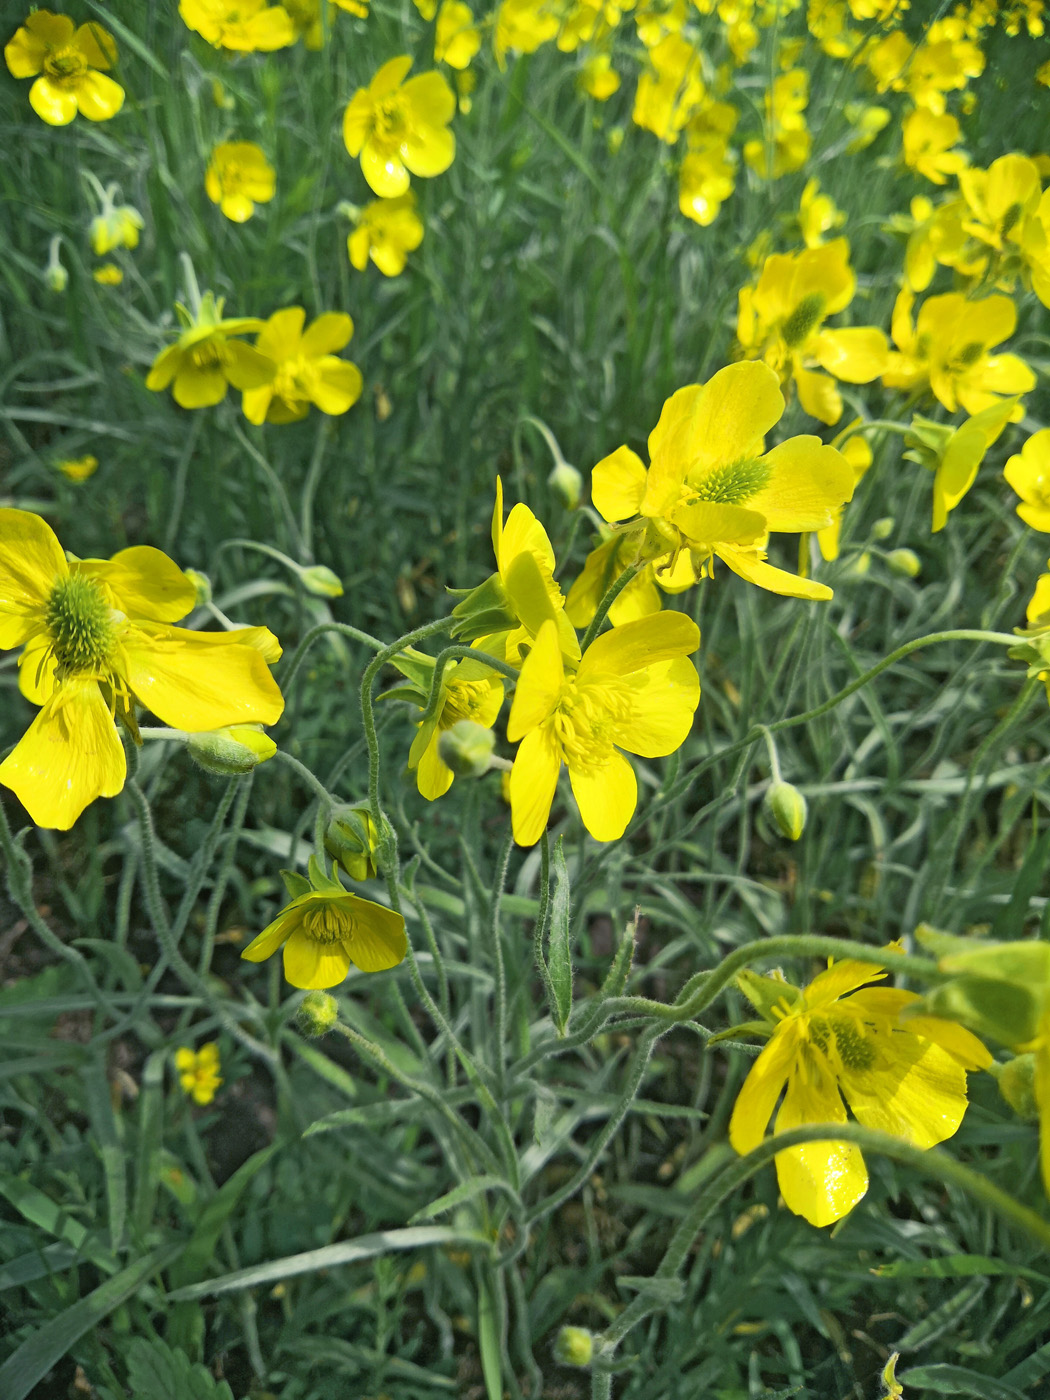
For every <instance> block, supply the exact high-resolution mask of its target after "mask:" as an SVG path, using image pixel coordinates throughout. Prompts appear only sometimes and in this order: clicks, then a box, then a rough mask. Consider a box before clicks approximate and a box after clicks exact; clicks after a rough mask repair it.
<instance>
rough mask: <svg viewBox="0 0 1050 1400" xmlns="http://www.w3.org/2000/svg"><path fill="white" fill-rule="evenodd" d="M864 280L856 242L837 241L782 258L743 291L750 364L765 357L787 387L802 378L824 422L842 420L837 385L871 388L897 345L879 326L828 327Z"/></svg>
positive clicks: (741, 325)
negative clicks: (853, 259) (852, 260)
mask: <svg viewBox="0 0 1050 1400" xmlns="http://www.w3.org/2000/svg"><path fill="white" fill-rule="evenodd" d="M856 286H857V279H856V276H855V275H854V273H853V270H852V268H851V267H850V265H849V243H848V242H847V240H846V239H845V238H836V239H834V240H833V241H832V242H831V243H825V244H823V245H822V246H820V247H818V248H806V249H805V250H804V251H803V252H801V253H774V254H772V255H771V256H770V257H768V258H767V259H766V261H765V263H764V265H763V267H762V272H761V275H760V277H759V279H758V284H757V286H755V287H743V288H742V289H741V291H740V299H739V311H738V315H737V331H736V333H737V339H738V340H739V342H740V347H741V351H742V353H743V354H744V356H745V357H746V358H748V359H758V358H761V359H763V360H765V362H766V364H767V365H769V367H770V368H771V369H773V370H775V371H776V372H777V374H778V375H779V377H780V381H781V383H782V384H787V383H788V382H789V381H791V380H794V382H795V385H796V387H797V389H798V396H799V402H800V403H801V404H802V407H803V408H804V409H805V410H806V412H807V413H809V414H811V415H812V416H813V417H814V418H819V419H820V421H821V422H822V423H837V422H838V420H839V419H840V418H841V417H842V398H841V395H840V394H839V391H838V389H837V388H836V386H835V384H834V382H833V380H832V379H829V378H828V377H827V376H826V375H823V374H820V373H819V372H818V371H817V370H816V369H814V368H813V366H814V365H819V366H820V367H821V368H822V369H825V370H827V371H828V373H829V374H831V375H833V376H834V378H835V379H842V380H845V381H846V382H847V383H849V384H867V383H869V382H870V381H871V380H872V379H876V378H878V376H879V375H880V374H881V373H882V371H883V369H884V368H885V365H886V357H887V353H888V351H889V346H888V344H887V341H886V337H885V335H884V334H883V333H882V331H880V330H879V329H878V328H877V327H875V326H852V327H849V328H848V329H842V330H831V329H825V327H824V320H825V318H826V317H827V316H830V315H833V314H834V313H835V312H837V311H841V310H842V309H843V308H844V307H846V306H848V305H849V303H850V302H851V301H852V300H853V293H854V291H855V290H856Z"/></svg>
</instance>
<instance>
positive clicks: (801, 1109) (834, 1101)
mask: <svg viewBox="0 0 1050 1400" xmlns="http://www.w3.org/2000/svg"><path fill="white" fill-rule="evenodd" d="M845 1121H846V1110H845V1109H844V1107H843V1105H842V1099H841V1098H840V1096H839V1091H838V1089H837V1088H836V1087H835V1083H834V1080H833V1079H832V1078H831V1076H830V1074H822V1075H819V1076H816V1075H815V1076H813V1078H812V1079H810V1078H808V1077H807V1079H806V1080H805V1081H804V1080H803V1078H802V1075H800V1074H795V1075H792V1077H791V1079H790V1080H789V1082H788V1088H787V1093H786V1094H785V1096H784V1103H783V1106H782V1107H781V1110H780V1112H779V1113H778V1114H777V1125H776V1131H777V1132H778V1133H782V1132H787V1131H788V1130H789V1129H790V1128H798V1127H801V1126H802V1125H803V1124H806V1123H844V1122H845ZM776 1165H777V1181H778V1182H779V1183H780V1192H781V1195H782V1196H783V1197H784V1202H785V1204H786V1205H787V1207H788V1209H789V1210H793V1211H794V1212H795V1214H796V1215H801V1216H803V1217H804V1218H805V1219H806V1220H808V1221H809V1223H810V1224H811V1225H816V1226H822V1225H831V1224H833V1223H834V1222H835V1221H836V1220H840V1219H841V1218H842V1216H844V1215H846V1214H848V1213H849V1211H851V1210H852V1209H853V1207H854V1206H855V1205H856V1204H857V1202H858V1201H859V1200H860V1199H861V1197H862V1196H863V1195H864V1193H865V1191H867V1189H868V1170H867V1168H866V1167H865V1165H864V1158H863V1157H862V1156H861V1153H860V1148H859V1147H855V1146H854V1145H853V1144H852V1143H846V1142H834V1141H829V1142H809V1143H806V1144H805V1146H804V1147H789V1148H787V1149H786V1150H785V1151H783V1152H778V1153H777V1155H776Z"/></svg>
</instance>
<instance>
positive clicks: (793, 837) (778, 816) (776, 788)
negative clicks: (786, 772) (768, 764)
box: [766, 782, 806, 841]
mask: <svg viewBox="0 0 1050 1400" xmlns="http://www.w3.org/2000/svg"><path fill="white" fill-rule="evenodd" d="M766 806H767V807H768V808H769V812H770V815H771V816H772V818H773V820H774V821H775V822H776V824H777V828H778V830H779V831H780V834H781V835H782V836H786V837H787V838H788V840H789V841H797V840H798V838H799V837H800V836H801V835H802V833H803V831H805V829H806V799H805V798H804V797H803V796H802V794H801V793H800V792H799V790H798V788H797V787H793V786H792V784H791V783H784V782H776V783H773V784H772V785H771V786H770V788H769V791H768V792H767V793H766Z"/></svg>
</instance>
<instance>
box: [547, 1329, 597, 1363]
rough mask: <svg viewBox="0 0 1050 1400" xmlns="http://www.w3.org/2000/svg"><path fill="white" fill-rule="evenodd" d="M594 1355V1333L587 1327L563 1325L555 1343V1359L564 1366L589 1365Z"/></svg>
mask: <svg viewBox="0 0 1050 1400" xmlns="http://www.w3.org/2000/svg"><path fill="white" fill-rule="evenodd" d="M593 1355H594V1335H593V1333H591V1332H588V1331H587V1329H586V1327H563V1328H562V1329H561V1331H560V1332H559V1333H558V1337H557V1340H556V1341H555V1343H554V1357H555V1360H557V1361H560V1362H561V1364H562V1365H563V1366H589V1365H590V1364H591V1357H592V1356H593Z"/></svg>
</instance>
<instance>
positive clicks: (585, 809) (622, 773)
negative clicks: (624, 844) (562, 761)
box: [569, 749, 638, 841]
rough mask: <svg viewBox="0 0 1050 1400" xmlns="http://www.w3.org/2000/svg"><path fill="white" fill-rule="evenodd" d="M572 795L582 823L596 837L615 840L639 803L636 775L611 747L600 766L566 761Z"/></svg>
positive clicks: (621, 833) (618, 837)
mask: <svg viewBox="0 0 1050 1400" xmlns="http://www.w3.org/2000/svg"><path fill="white" fill-rule="evenodd" d="M569 781H570V782H571V783H572V795H573V796H574V797H575V798H576V804H577V806H578V807H579V809H580V816H581V817H582V818H583V824H584V826H585V827H586V828H587V830H588V831H589V832H590V834H591V835H592V836H593V837H594V839H595V840H596V841H618V840H619V839H620V837H621V836H622V835H623V834H624V832H625V831H626V830H627V823H628V822H629V821H630V820H631V818H632V817H633V816H634V811H635V808H636V807H637V806H638V779H637V778H636V777H635V776H634V769H633V768H632V767H631V765H630V764H629V763H628V762H627V760H626V759H625V758H624V756H623V754H621V753H617V751H616V750H615V749H613V751H612V753H611V754H610V756H609V760H608V762H607V763H603V764H602V765H601V767H594V768H592V767H587V768H574V767H573V765H572V764H571V763H570V764H569Z"/></svg>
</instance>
